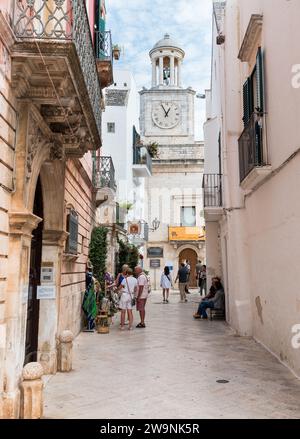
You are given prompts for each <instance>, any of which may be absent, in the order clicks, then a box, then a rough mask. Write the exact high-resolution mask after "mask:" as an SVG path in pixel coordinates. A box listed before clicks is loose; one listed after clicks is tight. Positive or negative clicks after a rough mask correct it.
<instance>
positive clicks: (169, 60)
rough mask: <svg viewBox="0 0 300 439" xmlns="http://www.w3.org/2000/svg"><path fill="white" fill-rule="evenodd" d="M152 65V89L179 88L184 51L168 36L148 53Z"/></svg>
mask: <svg viewBox="0 0 300 439" xmlns="http://www.w3.org/2000/svg"><path fill="white" fill-rule="evenodd" d="M149 55H150V58H151V63H152V88H155V87H175V88H176V87H181V64H182V60H183V58H184V56H185V53H184V51H183V50H182V49H181V48H180V46H179V45H178V44H177V43H176V41H174V40H173V39H172V38H171V37H170V35H169V34H165V36H164V38H162V39H161V40H159V41H158V42H157V43H156V44H155V45H154V47H153V49H151V50H150V52H149Z"/></svg>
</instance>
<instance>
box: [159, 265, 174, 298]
mask: <svg viewBox="0 0 300 439" xmlns="http://www.w3.org/2000/svg"><path fill="white" fill-rule="evenodd" d="M160 286H161V288H162V289H163V300H164V303H169V292H170V288H171V287H172V280H171V276H170V269H169V267H165V268H164V272H163V273H162V275H161V279H160Z"/></svg>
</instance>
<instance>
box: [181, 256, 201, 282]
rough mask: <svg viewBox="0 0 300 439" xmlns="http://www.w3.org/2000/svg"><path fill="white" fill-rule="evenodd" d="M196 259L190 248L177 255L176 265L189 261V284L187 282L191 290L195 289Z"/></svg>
mask: <svg viewBox="0 0 300 439" xmlns="http://www.w3.org/2000/svg"><path fill="white" fill-rule="evenodd" d="M197 258H198V256H197V253H196V251H195V250H193V249H192V248H186V249H184V250H182V251H181V252H180V253H179V261H178V263H179V264H181V263H182V262H186V261H189V264H190V266H191V273H190V282H189V284H190V287H191V288H196V287H197V279H196V274H195V272H196V264H197Z"/></svg>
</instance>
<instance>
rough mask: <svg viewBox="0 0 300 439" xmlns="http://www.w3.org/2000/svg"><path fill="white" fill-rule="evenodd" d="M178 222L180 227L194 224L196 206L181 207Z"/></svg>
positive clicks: (193, 225)
mask: <svg viewBox="0 0 300 439" xmlns="http://www.w3.org/2000/svg"><path fill="white" fill-rule="evenodd" d="M180 222H181V226H182V227H195V226H196V207H195V206H193V207H183V206H182V207H181V212H180Z"/></svg>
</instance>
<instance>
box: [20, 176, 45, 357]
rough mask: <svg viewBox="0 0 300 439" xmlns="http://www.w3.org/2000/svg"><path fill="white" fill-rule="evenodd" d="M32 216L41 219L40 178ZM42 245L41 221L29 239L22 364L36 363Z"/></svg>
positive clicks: (41, 197) (41, 196)
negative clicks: (38, 292) (38, 289)
mask: <svg viewBox="0 0 300 439" xmlns="http://www.w3.org/2000/svg"><path fill="white" fill-rule="evenodd" d="M33 214H34V215H36V216H38V217H40V218H43V195H42V186H41V181H40V178H38V181H37V185H36V190H35V197H34V206H33ZM42 243H43V221H41V222H40V223H39V225H38V227H37V228H36V229H35V230H34V231H33V233H32V239H31V250H30V268H29V287H28V302H27V322H26V341H25V361H24V364H27V363H30V362H31V361H37V350H38V331H39V311H40V303H39V300H38V299H37V287H38V285H40V280H41V279H40V276H41V262H42Z"/></svg>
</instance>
